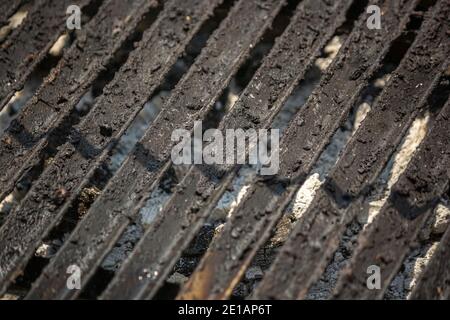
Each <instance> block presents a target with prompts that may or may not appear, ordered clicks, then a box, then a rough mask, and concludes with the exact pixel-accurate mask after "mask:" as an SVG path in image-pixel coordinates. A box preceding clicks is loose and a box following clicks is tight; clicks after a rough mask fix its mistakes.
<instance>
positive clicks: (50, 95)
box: [0, 0, 156, 199]
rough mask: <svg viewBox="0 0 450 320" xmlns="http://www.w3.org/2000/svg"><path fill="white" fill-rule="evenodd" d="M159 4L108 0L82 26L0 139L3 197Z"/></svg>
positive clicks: (0, 191)
mask: <svg viewBox="0 0 450 320" xmlns="http://www.w3.org/2000/svg"><path fill="white" fill-rule="evenodd" d="M155 3H156V2H154V1H146V0H139V1H138V0H126V1H118V0H114V1H106V2H105V4H104V5H103V6H102V7H101V8H100V9H99V14H98V15H96V16H95V17H94V18H93V20H92V21H91V22H90V23H89V24H88V25H86V26H85V27H84V28H83V29H82V30H81V31H80V34H79V36H78V39H77V40H76V41H75V43H74V44H73V45H72V46H71V48H70V49H69V50H68V52H67V53H66V54H65V56H64V58H63V59H62V60H61V61H60V63H59V64H58V65H57V66H56V68H55V69H54V70H53V71H52V72H51V74H50V75H49V76H48V77H47V79H45V81H44V83H43V85H42V86H41V88H39V90H38V92H36V94H35V95H34V97H33V99H32V100H31V101H30V102H29V103H28V104H27V105H26V106H25V107H24V108H23V110H22V111H21V113H20V114H19V116H18V118H17V119H15V120H14V121H13V123H12V124H11V125H10V126H9V127H8V129H7V131H6V132H5V133H4V134H3V136H2V139H1V140H0V170H1V172H2V177H1V178H0V199H4V198H5V197H6V196H7V195H8V194H9V193H10V192H11V191H12V190H13V189H14V186H15V185H16V184H17V181H18V180H19V179H20V178H21V177H22V176H23V175H24V173H25V172H26V171H27V170H29V168H32V167H34V166H36V165H37V163H39V161H40V160H41V159H40V158H41V157H40V154H41V153H42V152H43V150H44V149H45V148H46V146H47V144H48V139H49V135H52V136H58V138H59V139H60V138H61V137H64V136H67V135H68V132H67V131H68V128H66V127H65V126H64V124H65V123H66V121H67V118H68V117H69V116H70V114H71V112H73V111H74V109H75V106H76V105H77V103H78V102H79V101H80V99H81V97H82V96H83V94H84V93H85V92H86V90H88V88H89V86H91V85H92V84H93V83H94V81H95V79H96V78H97V77H98V75H99V74H100V72H101V71H102V70H104V68H105V66H108V65H110V64H111V62H112V60H113V59H114V55H115V54H116V53H117V51H119V50H120V48H121V46H122V45H123V44H124V43H125V42H126V41H127V39H128V38H129V37H130V36H131V35H132V34H133V33H134V32H135V29H136V26H137V24H138V23H139V21H141V20H142V19H143V17H144V16H145V14H147V13H148V12H149V10H150V9H151V8H152V7H154V6H155ZM127 17H131V18H127ZM125 20H127V23H125V25H124V26H123V27H122V30H121V31H119V32H118V33H117V32H116V31H114V30H117V28H116V24H115V23H114V21H125ZM105 35H108V36H105ZM55 128H57V129H55ZM59 128H62V129H59Z"/></svg>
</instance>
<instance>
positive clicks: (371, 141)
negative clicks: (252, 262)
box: [256, 6, 448, 298]
mask: <svg viewBox="0 0 450 320" xmlns="http://www.w3.org/2000/svg"><path fill="white" fill-rule="evenodd" d="M443 9H445V8H442V7H441V6H437V7H436V8H435V9H434V16H433V17H430V18H429V20H427V21H426V22H425V26H424V27H423V29H422V31H421V33H420V35H419V36H418V38H417V39H416V41H415V43H414V45H413V47H412V49H411V50H410V51H409V52H408V54H407V55H406V56H405V57H404V59H403V61H402V63H401V65H400V67H399V69H398V70H397V71H396V72H395V73H394V75H393V76H392V80H391V81H390V83H389V84H388V86H387V87H386V88H385V91H384V92H383V94H382V96H381V98H380V100H379V101H378V102H377V104H376V105H375V106H374V108H373V110H372V111H371V113H370V114H369V115H368V116H367V118H366V119H365V121H364V123H363V124H362V125H361V127H360V128H359V130H358V132H357V133H356V134H355V136H354V137H353V138H352V139H351V141H350V142H349V143H348V144H347V146H346V149H345V151H344V153H343V155H342V156H341V158H340V160H339V162H338V164H337V165H336V167H335V168H334V169H333V172H332V173H331V175H330V177H329V179H327V182H326V184H325V186H324V187H323V188H322V189H321V190H320V191H319V192H318V194H317V195H316V197H315V199H314V201H313V202H312V204H311V205H310V207H309V209H308V210H307V211H306V213H305V214H304V215H303V216H302V218H301V219H300V221H299V222H298V224H297V226H296V228H295V230H294V231H293V234H292V235H291V238H290V239H289V240H288V242H287V243H286V244H285V246H284V248H283V250H282V251H281V252H280V255H279V256H278V257H277V259H276V261H275V262H274V264H273V268H272V269H271V271H270V273H269V274H268V275H267V277H266V279H264V281H263V282H262V284H261V286H260V288H259V289H258V291H257V294H256V297H261V298H267V297H286V298H297V297H300V298H304V297H305V295H306V293H307V291H308V289H309V287H310V285H311V284H312V283H313V281H315V280H318V277H320V275H321V274H322V272H323V270H324V269H325V267H326V266H327V263H328V261H329V259H330V258H331V256H332V254H333V253H334V251H335V250H336V249H337V246H338V243H339V239H340V237H341V236H342V233H343V232H344V231H345V225H346V224H347V223H349V222H350V221H351V219H353V217H354V215H355V210H351V209H349V210H346V207H347V205H348V202H347V201H350V200H351V199H355V198H357V197H358V196H360V195H361V194H362V193H363V192H364V191H365V190H367V189H368V188H369V187H370V185H371V184H372V183H373V182H374V181H375V179H376V178H377V177H378V175H379V173H380V172H381V171H382V169H383V167H384V165H385V163H386V162H387V160H388V159H389V156H390V155H391V154H392V152H393V151H394V150H395V148H396V147H397V146H398V144H399V143H400V141H401V137H402V136H403V134H404V133H405V131H406V130H407V128H408V127H409V125H410V124H411V122H412V120H413V119H414V117H415V115H417V112H418V111H419V110H420V107H422V106H423V104H425V103H426V101H425V99H426V97H427V96H428V94H429V93H430V92H431V90H432V89H433V88H434V86H435V85H436V84H437V82H438V80H439V77H440V72H442V71H443V70H445V68H443V66H442V61H443V60H445V59H446V56H447V55H448V51H447V50H448V49H446V48H445V46H443V45H442V44H441V40H440V39H442V38H440V37H439V36H438V37H436V38H433V37H430V34H435V32H436V31H437V29H438V28H440V27H439V24H433V23H434V22H435V19H437V17H436V16H438V15H439V12H440V11H441V10H443ZM441 19H442V18H441ZM440 22H442V20H441V21H440ZM424 44H428V46H430V47H432V48H430V50H423V46H424ZM430 60H431V61H433V64H431V63H428V61H430ZM422 68H423V70H421V69H422ZM428 68H430V70H433V71H432V72H431V73H428V72H427V71H425V70H428ZM419 70H421V71H419ZM439 71H440V72H439ZM424 73H427V75H426V76H424ZM419 87H420V88H419ZM405 96H406V97H408V99H404V97H405ZM412 101H414V103H412ZM355 173H357V174H355ZM318 241H319V242H318ZM316 243H321V245H320V247H319V248H318V247H317V246H316V245H315V244H316ZM293 265H296V266H299V267H298V268H294V269H290V268H289V267H292V266H293ZM311 268H313V269H314V270H312V269H311ZM287 270H289V272H287ZM365 274H367V273H365ZM282 277H288V278H289V279H291V280H290V286H289V287H288V288H286V287H282V286H281V285H276V284H277V283H280V282H279V281H281V278H282ZM293 279H295V281H293Z"/></svg>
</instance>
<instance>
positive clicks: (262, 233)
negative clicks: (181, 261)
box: [180, 3, 414, 298]
mask: <svg viewBox="0 0 450 320" xmlns="http://www.w3.org/2000/svg"><path fill="white" fill-rule="evenodd" d="M413 4H414V3H408V5H405V6H403V7H401V9H400V10H404V11H403V12H401V14H399V13H396V12H395V11H394V10H392V9H391V10H389V11H388V10H386V11H387V12H391V15H388V16H387V17H386V19H387V21H389V22H390V23H392V25H396V26H398V27H399V29H397V32H396V34H398V33H399V32H401V30H402V28H403V27H404V26H405V24H406V22H407V17H408V15H409V13H410V12H411V10H412V8H413ZM400 17H402V18H403V21H398V20H397V19H398V18H400ZM364 18H365V17H362V18H361V21H360V23H361V24H362V23H364V21H365V20H364ZM390 19H392V20H390ZM364 30H365V31H364ZM372 31H373V30H367V29H366V28H364V27H362V26H360V27H357V28H356V29H355V32H354V33H353V34H351V35H350V37H349V40H348V42H347V44H346V45H345V47H344V48H342V49H341V51H340V53H339V55H338V57H337V59H336V62H335V63H334V65H333V66H332V67H331V68H330V70H329V71H328V72H327V74H326V75H325V76H324V80H323V81H322V83H321V84H320V86H319V88H318V89H317V90H316V91H315V92H314V93H313V96H312V97H311V98H310V99H309V101H308V102H307V104H306V105H305V106H304V107H303V108H302V109H301V110H300V112H299V113H298V115H297V116H296V117H295V119H294V120H293V122H292V123H291V125H290V127H289V128H288V129H287V132H286V133H285V136H284V137H283V140H282V142H281V146H280V150H281V156H280V167H281V172H282V173H281V174H280V177H287V178H293V177H295V176H296V175H297V174H298V173H295V169H297V168H298V167H299V164H301V165H302V166H304V167H305V174H304V175H300V179H301V180H303V179H304V177H305V176H306V174H307V172H308V170H310V167H311V166H312V163H314V161H315V158H317V156H318V154H320V152H321V149H319V148H320V147H322V148H323V147H324V146H325V145H326V141H327V140H326V139H329V137H330V136H331V134H332V133H333V132H334V130H336V129H337V126H338V125H339V123H340V120H341V119H342V118H341V117H344V116H345V115H346V113H347V112H348V111H349V110H350V108H351V107H352V105H353V104H354V103H355V102H356V99H357V97H358V96H357V95H356V94H358V92H361V90H362V89H363V88H364V84H366V83H367V81H368V80H369V79H370V75H371V74H373V72H374V71H375V70H376V69H375V67H376V64H375V66H374V69H370V68H369V70H366V73H364V72H362V70H361V65H364V63H363V62H362V61H361V60H360V59H368V60H367V61H373V60H375V61H377V60H378V61H380V60H381V59H382V58H383V55H384V54H385V53H386V51H387V49H388V47H389V45H390V43H389V42H388V43H387V44H386V46H385V43H386V42H385V41H384V42H380V43H379V46H378V47H377V46H373V45H372V48H374V50H373V51H372V54H373V56H371V57H370V58H369V57H368V56H367V55H366V53H365V48H366V45H367V43H372V42H373V38H372V37H373V36H374V33H373V32H372ZM391 31H392V29H390V28H389V27H388V29H385V30H384V31H381V30H380V31H379V32H380V33H379V34H378V35H377V36H379V37H380V39H381V38H384V39H386V37H387V33H391ZM361 39H362V41H361ZM388 39H389V38H388ZM389 40H391V41H393V40H394V37H392V38H390V39H389ZM366 41H367V42H366ZM350 52H351V53H355V52H358V53H359V54H355V55H353V57H355V56H356V57H360V58H357V59H358V60H356V61H354V60H352V59H348V60H347V55H348V54H349V53H350ZM351 56H352V55H351ZM355 74H357V75H358V77H355ZM359 76H360V77H359ZM352 95H353V96H352ZM349 97H352V98H350V99H348V98H349ZM344 102H345V103H344ZM303 123H306V124H308V123H309V124H310V125H309V126H308V125H303ZM313 126H315V127H316V128H317V129H314V127H313ZM319 127H320V131H319ZM327 134H328V137H327ZM317 135H318V136H319V137H317ZM316 139H317V140H316ZM319 139H320V140H319ZM305 145H306V146H305ZM302 146H303V149H300V148H302ZM310 146H311V147H310ZM316 148H317V149H318V150H317V149H316ZM314 149H316V150H317V151H316V150H314ZM287 151H289V152H287ZM283 152H284V154H283ZM315 152H317V155H316V156H314V154H315ZM293 155H295V156H296V158H297V159H299V158H300V159H302V158H303V156H304V155H305V156H306V155H307V156H308V158H307V159H304V160H302V161H301V162H299V163H297V162H293V161H292V160H293V157H292V156H293ZM299 171H300V173H303V172H302V170H299ZM283 183H284V182H283V180H282V178H280V179H278V180H276V181H269V182H268V183H267V182H264V181H260V182H257V183H256V184H254V185H253V186H250V190H249V191H248V195H249V196H248V197H246V198H245V199H244V200H243V201H242V202H241V203H240V205H239V207H238V208H237V210H236V214H235V215H234V216H233V217H232V218H231V220H230V221H229V223H228V225H226V226H225V228H224V230H223V231H222V232H221V234H220V235H219V237H218V238H217V239H216V240H215V241H214V243H213V245H212V246H211V247H210V250H209V251H208V252H207V253H206V255H205V257H204V260H203V261H202V262H201V263H200V265H199V267H198V269H197V270H198V272H196V273H194V275H193V276H191V278H190V281H189V282H188V284H187V286H186V287H185V288H184V290H183V291H182V293H181V295H180V298H191V297H197V296H198V295H199V294H201V293H202V292H205V293H204V294H208V297H222V296H220V294H222V292H223V291H220V293H219V290H218V289H217V288H214V287H211V288H208V287H207V285H208V283H211V284H214V283H217V281H218V280H216V279H214V280H212V281H210V282H209V280H208V279H209V277H214V274H217V273H216V272H210V271H211V270H212V269H214V268H219V269H220V272H219V273H220V274H221V279H227V277H226V276H225V277H224V275H228V277H229V278H228V279H227V280H226V281H229V282H228V288H229V289H228V294H231V290H232V288H233V287H234V285H235V284H237V282H238V281H239V279H240V277H241V276H242V274H243V272H245V269H246V267H247V265H248V263H250V261H251V259H252V257H253V256H254V254H256V252H257V250H258V248H260V247H261V246H262V245H263V244H264V243H265V241H266V240H267V238H268V236H269V235H270V232H271V230H272V229H273V228H274V227H275V224H276V222H277V221H278V219H279V218H280V217H281V215H282V213H283V208H284V206H285V205H286V204H287V203H288V202H289V201H290V200H291V198H292V195H293V191H294V190H296V189H297V187H295V186H294V187H290V189H289V188H288V191H286V193H285V194H284V195H283ZM290 190H292V191H290ZM291 192H292V194H291ZM237 233H238V234H239V235H238V236H236V234H237ZM231 243H234V244H235V245H233V246H230V244H231ZM236 244H237V245H236ZM224 248H229V249H224ZM224 256H226V258H223V257H224ZM233 257H234V259H233ZM225 261H226V262H225ZM220 266H222V267H220ZM209 268H211V269H209ZM309 275H310V274H309ZM200 278H202V279H203V280H200ZM205 287H206V288H208V289H207V290H205ZM218 294H219V295H218ZM200 296H201V295H200Z"/></svg>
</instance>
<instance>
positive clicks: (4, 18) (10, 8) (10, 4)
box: [0, 0, 26, 27]
mask: <svg viewBox="0 0 450 320" xmlns="http://www.w3.org/2000/svg"><path fill="white" fill-rule="evenodd" d="M25 2H26V1H25V0H9V1H2V2H1V3H0V27H3V26H4V25H5V24H6V23H7V22H8V19H9V18H10V17H11V16H12V15H13V14H14V13H15V12H16V11H17V9H19V7H20V6H21V5H22V4H23V3H25Z"/></svg>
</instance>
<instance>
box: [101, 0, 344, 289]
mask: <svg viewBox="0 0 450 320" xmlns="http://www.w3.org/2000/svg"><path fill="white" fill-rule="evenodd" d="M350 4H351V1H343V2H337V3H336V4H335V5H330V4H327V3H326V2H323V1H305V2H303V3H301V4H300V5H299V7H298V9H297V14H296V15H295V16H294V17H293V19H292V22H291V24H290V26H289V27H288V28H287V30H286V31H285V33H284V34H283V36H282V37H281V38H280V39H278V41H277V44H276V46H275V47H274V48H273V49H272V51H271V54H270V55H269V56H268V57H267V59H266V60H265V62H264V63H263V65H262V66H261V68H260V69H259V70H258V71H257V73H256V75H255V76H254V78H253V80H252V81H251V82H250V84H249V85H248V87H247V90H246V91H244V93H243V94H242V95H241V97H240V100H238V101H237V102H236V104H235V106H234V107H233V109H232V110H231V111H230V113H229V114H227V115H226V117H225V118H224V119H223V121H222V122H221V124H220V126H219V127H220V128H221V130H223V131H225V130H226V129H230V128H257V127H259V126H260V125H261V124H265V125H264V126H267V125H268V124H270V122H271V119H272V118H273V117H274V116H275V115H276V113H277V112H278V111H279V109H280V108H281V106H282V105H283V103H284V102H285V100H286V99H287V97H288V96H289V92H291V91H292V89H293V87H294V86H295V84H296V83H297V82H298V80H299V79H301V78H303V76H304V74H305V72H306V70H307V68H308V67H309V66H310V65H311V64H312V63H313V62H314V57H316V56H317V55H318V54H319V51H320V49H321V48H322V47H323V46H324V45H325V42H326V40H327V39H329V38H330V37H331V35H332V34H333V33H334V31H335V30H336V28H337V27H338V26H339V25H340V24H341V23H342V21H343V20H344V16H345V11H346V9H348V7H349V6H350ZM324 12H326V14H324ZM310 25H314V26H315V29H314V30H311V29H308V28H307V26H310ZM299 30H302V31H301V32H299ZM317 30H320V32H318V31H317ZM293 39H295V41H293ZM298 48H304V50H303V51H302V52H299V53H296V54H294V52H296V51H297V50H298ZM293 56H296V58H293ZM286 74H290V75H291V78H290V79H289V78H286V76H285V75H286ZM287 80H288V81H289V82H286V81H287ZM281 88H282V89H281ZM274 102H275V103H274ZM273 103H274V104H273ZM225 171H226V168H220V169H217V168H215V169H214V168H208V167H207V166H199V167H193V168H192V170H191V171H190V172H189V174H188V175H187V177H186V178H185V179H184V180H183V182H182V183H181V185H180V187H179V188H177V191H176V193H175V195H174V196H173V197H172V199H171V200H170V201H169V203H168V204H167V205H166V207H165V208H164V210H163V212H161V214H160V215H159V218H158V219H157V221H155V222H154V225H153V226H152V227H151V228H150V229H149V230H147V232H146V234H145V235H144V238H143V239H142V241H141V243H139V244H138V245H137V248H136V250H135V252H134V253H133V255H132V257H131V258H130V260H129V263H127V265H125V266H124V268H123V269H122V270H121V271H120V272H119V274H118V275H117V278H116V279H115V280H113V281H112V283H111V286H110V288H109V289H108V290H107V291H106V293H105V298H111V297H115V298H117V297H119V296H120V295H121V293H120V292H123V288H124V287H128V286H130V287H133V285H130V284H133V283H135V282H136V279H135V274H136V272H138V271H139V270H140V271H141V272H142V268H141V266H146V269H148V272H149V273H150V274H157V275H158V276H156V277H152V278H151V279H148V278H147V279H145V280H143V281H141V283H142V284H141V286H142V288H145V289H144V290H142V292H136V293H134V294H135V295H134V296H133V297H144V296H147V297H151V296H153V295H154V294H155V293H156V291H157V290H158V289H159V287H160V286H161V285H162V284H163V280H164V279H165V277H166V276H167V273H168V272H170V270H171V267H172V266H173V265H174V263H175V262H176V261H177V259H178V258H179V256H180V255H181V253H182V250H183V248H185V247H186V246H187V245H188V244H189V242H190V240H191V239H192V238H193V236H194V235H195V233H196V232H197V231H198V229H199V227H200V226H201V224H202V223H203V221H204V219H205V218H206V216H207V211H204V210H203V208H202V204H203V202H204V201H205V200H206V199H208V197H210V196H211V194H210V190H213V189H214V187H216V184H217V183H218V181H220V178H221V175H222V174H223V172H225ZM228 180H229V178H228ZM201 210H203V211H204V212H201ZM154 265H157V266H155V268H148V266H154Z"/></svg>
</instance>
